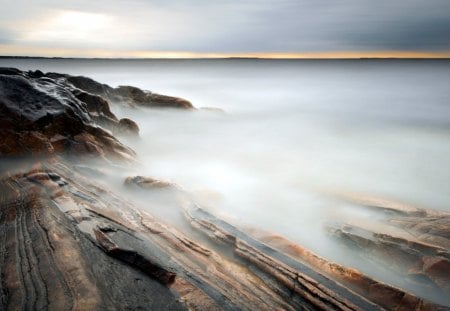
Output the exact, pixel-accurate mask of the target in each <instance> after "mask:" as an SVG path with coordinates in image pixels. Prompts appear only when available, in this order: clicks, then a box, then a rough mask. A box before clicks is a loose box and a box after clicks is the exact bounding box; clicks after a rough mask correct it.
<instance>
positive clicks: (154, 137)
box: [0, 59, 450, 286]
mask: <svg viewBox="0 0 450 311" xmlns="http://www.w3.org/2000/svg"><path fill="white" fill-rule="evenodd" d="M0 66H13V67H18V68H20V69H32V70H35V69H40V70H42V71H45V72H48V71H56V72H63V73H69V74H74V75H85V76H89V77H92V78H94V79H95V80H98V81H100V82H103V83H107V84H109V85H111V86H118V85H133V86H137V87H140V88H143V89H148V90H151V91H153V92H157V93H162V94H167V95H173V96H180V97H183V98H186V99H188V100H190V101H191V102H192V103H193V104H194V105H195V106H196V107H204V106H206V107H219V108H221V109H223V110H224V111H225V113H218V112H214V111H207V110H200V111H197V112H185V111H174V110H133V109H126V108H123V107H117V106H115V107H112V108H113V109H112V110H113V111H114V113H116V115H117V116H118V117H129V118H131V119H133V120H135V121H136V122H137V123H138V125H139V127H140V136H141V139H140V140H138V141H128V142H126V143H127V144H129V145H130V146H132V147H133V148H134V149H135V150H136V151H137V153H138V159H139V162H140V163H141V164H142V165H141V166H138V167H136V169H135V171H134V172H131V171H130V172H129V174H128V176H130V175H133V174H139V175H144V176H152V177H155V178H160V179H165V180H169V181H172V182H175V183H177V184H179V185H181V186H182V187H183V188H184V189H185V190H187V191H189V192H191V193H193V195H194V197H195V198H196V200H197V201H198V202H200V203H201V204H202V205H203V206H205V207H206V208H207V209H209V210H210V211H212V212H213V213H214V214H216V215H219V216H221V217H225V218H228V219H231V220H233V222H234V223H239V224H242V225H249V226H252V227H257V228H262V229H266V230H270V231H274V232H277V233H280V234H282V235H284V236H286V237H288V238H289V239H291V240H293V241H295V242H298V243H300V244H302V245H304V246H306V247H308V248H310V249H312V250H313V251H315V252H317V253H319V254H320V255H322V256H325V257H327V258H330V259H332V260H335V261H338V262H340V263H342V264H346V265H350V266H353V267H356V268H359V269H361V270H363V271H365V272H366V273H369V274H372V275H375V276H377V277H379V278H382V279H384V280H387V281H391V282H393V284H398V285H399V286H402V285H403V284H402V281H401V280H398V279H396V280H393V279H394V277H393V276H389V275H388V274H386V273H382V271H378V270H377V269H379V268H377V267H374V266H369V265H367V264H365V263H363V262H360V261H358V260H356V259H353V258H351V257H352V256H348V255H347V254H345V251H343V250H342V249H341V248H340V247H339V245H337V244H335V243H333V242H332V241H330V240H329V238H328V237H327V236H326V234H325V232H324V230H323V226H324V224H325V223H328V222H332V221H334V220H343V221H345V220H346V219H361V221H367V219H370V220H371V221H377V219H374V218H373V216H372V215H369V214H368V213H369V212H367V211H364V210H362V209H358V207H357V206H354V205H352V204H350V203H347V202H344V201H342V200H339V199H337V198H335V197H334V196H333V195H331V193H340V192H356V193H361V194H369V195H374V196H379V197H382V198H390V199H393V200H398V201H401V202H405V203H408V204H412V205H415V206H418V207H426V208H432V209H437V210H446V211H450V191H449V190H448V182H449V180H450V165H449V159H450V88H449V87H448V81H450V62H449V61H425V60H423V61H396V60H371V61H350V60H349V61H294V60H291V61H281V60H277V61H275V60H274V61H269V60H264V61H263V60H195V61H193V60H152V61H142V60H139V61H138V60H136V61H134V60H119V61H105V60H86V61H81V60H11V59H10V60H6V59H2V60H0ZM169 221H170V220H169Z"/></svg>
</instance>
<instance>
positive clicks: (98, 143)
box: [0, 69, 134, 159]
mask: <svg viewBox="0 0 450 311" xmlns="http://www.w3.org/2000/svg"><path fill="white" fill-rule="evenodd" d="M3 72H4V73H5V72H6V73H8V74H3V75H2V74H0V132H1V137H2V140H1V142H0V154H2V155H9V156H14V155H30V154H31V155H50V154H54V153H60V154H67V155H75V156H76V155H91V156H96V157H98V156H99V157H104V158H110V159H131V158H132V157H133V156H134V152H133V151H132V150H131V149H129V148H128V147H126V146H124V145H122V144H121V143H120V142H119V141H118V140H117V139H116V138H115V137H114V136H112V135H111V134H110V133H108V132H107V131H105V130H103V129H102V128H100V127H98V125H100V124H102V125H103V124H108V123H110V124H111V123H114V122H115V123H117V124H118V121H117V118H115V116H114V115H113V114H112V113H111V112H110V110H109V106H108V103H107V102H106V101H104V100H102V99H101V98H93V95H89V94H87V93H81V92H75V94H74V93H73V92H72V90H71V89H70V88H69V87H68V86H67V85H64V84H61V83H59V82H58V81H55V80H53V79H51V78H48V77H39V78H34V74H32V73H26V72H20V71H15V70H12V69H9V70H3ZM77 97H78V98H77ZM79 98H81V99H84V100H85V101H86V102H88V104H87V103H86V102H85V101H81V100H80V99H79ZM93 99H94V100H95V101H93ZM94 121H97V122H98V124H96V123H95V122H94Z"/></svg>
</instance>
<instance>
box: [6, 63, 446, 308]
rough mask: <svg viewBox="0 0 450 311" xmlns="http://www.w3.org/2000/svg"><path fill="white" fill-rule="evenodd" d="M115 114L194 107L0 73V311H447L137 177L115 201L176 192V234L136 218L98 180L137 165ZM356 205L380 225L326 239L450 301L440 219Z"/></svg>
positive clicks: (85, 82)
mask: <svg viewBox="0 0 450 311" xmlns="http://www.w3.org/2000/svg"><path fill="white" fill-rule="evenodd" d="M119 102H120V103H119ZM111 103H116V104H126V105H131V106H137V107H138V106H150V107H162V106H163V107H173V108H183V109H192V108H193V107H192V105H191V104H190V103H189V102H188V101H185V100H182V99H176V98H173V97H168V96H162V95H156V94H153V93H151V92H146V91H142V90H140V89H137V88H133V87H119V88H112V87H110V86H108V85H105V84H101V83H98V82H96V81H94V80H92V79H89V78H85V77H73V76H69V75H64V74H56V73H48V74H44V73H42V72H39V71H35V72H22V71H19V70H17V69H12V68H1V69H0V131H1V137H2V138H1V141H0V154H1V156H2V157H3V158H4V159H8V161H10V162H8V166H5V167H0V171H1V176H0V275H1V279H0V309H1V310H16V309H26V310H30V309H51V310H137V309H143V310H178V309H179V310H185V309H190V310H238V309H239V310H316V309H320V310H383V309H388V310H391V309H392V310H446V309H448V307H445V306H444V305H450V304H449V303H448V302H447V301H445V299H444V301H443V300H442V299H441V300H439V299H438V298H437V299H433V301H430V300H427V299H423V298H421V297H419V296H417V295H414V294H413V293H408V292H406V291H405V290H402V289H400V288H397V287H395V286H392V285H389V284H384V283H382V282H379V281H377V280H375V279H373V278H371V277H369V276H367V275H365V274H364V273H362V272H360V271H357V270H355V269H351V268H348V267H344V266H342V265H339V264H336V263H333V262H331V261H329V260H327V259H326V258H322V257H319V256H317V255H316V254H314V253H313V252H311V251H310V250H308V249H306V248H304V247H302V246H301V245H297V244H295V243H293V242H291V241H289V240H287V239H285V238H283V237H281V236H278V235H276V234H273V233H267V232H262V231H258V230H245V229H243V228H239V227H237V226H235V225H233V224H231V223H229V222H226V221H224V220H222V219H219V218H217V217H216V216H215V215H213V214H211V213H210V212H208V211H206V210H205V209H204V208H203V207H202V206H199V205H198V204H197V203H196V202H195V201H193V200H192V199H191V196H190V195H189V193H186V192H184V191H183V190H182V189H181V187H178V186H177V185H174V184H172V183H169V182H165V181H161V180H158V179H155V178H150V177H144V176H133V177H129V178H126V179H125V181H124V186H123V190H124V193H126V191H130V192H129V193H130V197H131V196H133V195H134V194H135V193H136V191H137V192H139V195H140V196H144V197H146V198H147V195H148V199H147V200H146V204H147V205H148V206H150V205H152V204H153V202H152V198H153V196H151V194H152V193H154V192H155V191H165V192H166V194H168V195H170V194H171V193H172V192H173V197H174V200H175V202H176V205H175V206H174V207H173V209H174V210H173V211H172V212H173V213H174V214H176V215H177V218H178V219H179V221H180V222H181V224H179V226H175V225H173V224H171V222H170V221H168V220H165V219H161V218H160V217H158V216H156V215H153V214H152V213H150V212H149V210H151V209H148V210H147V209H141V208H139V207H138V206H136V205H135V203H133V200H131V199H130V198H128V197H127V196H126V195H125V194H124V193H117V191H114V190H111V189H108V188H107V187H106V186H105V185H104V183H103V182H102V180H103V179H108V178H109V177H110V176H108V171H110V169H111V167H112V165H111V161H116V162H118V161H122V162H120V163H124V161H132V159H133V156H134V152H133V151H132V150H131V149H130V148H128V147H126V146H124V145H123V144H122V143H120V142H119V140H118V139H116V138H115V136H113V134H127V135H128V134H132V135H136V134H137V133H138V127H137V125H136V124H135V123H134V122H133V121H132V120H129V119H120V120H119V119H118V118H117V117H116V116H115V115H114V114H113V113H112V112H111V110H110V104H111ZM13 156H15V157H17V156H28V157H26V158H19V159H13V158H12V157H13ZM67 156H69V157H70V158H71V159H76V160H77V161H75V163H74V162H69V161H67ZM89 156H90V157H93V156H94V157H96V159H97V160H98V161H97V162H96V164H95V166H92V165H91V162H89V161H85V160H84V159H85V157H89ZM102 178H103V179H102ZM133 191H134V192H133ZM127 198H128V199H127ZM344 199H346V200H355V199H354V198H349V197H345V198H344ZM378 203H379V202H378ZM362 205H364V206H367V208H370V209H376V210H377V211H379V212H380V213H386V212H387V213H388V215H389V217H387V218H386V222H385V223H383V224H382V225H380V226H377V227H375V226H374V227H373V228H369V227H364V228H360V227H358V224H352V223H344V224H339V223H336V224H334V225H330V227H329V228H328V232H329V233H330V234H331V235H332V236H333V237H335V238H336V239H337V240H338V241H342V247H349V250H350V251H351V252H353V254H355V255H360V256H364V254H366V253H367V252H370V253H371V254H373V256H372V257H371V258H375V259H376V260H377V261H378V264H380V265H388V266H389V265H392V268H393V271H396V273H400V274H403V275H404V277H405V278H408V277H410V278H411V280H413V279H414V280H416V282H417V280H419V281H418V282H419V283H420V284H421V286H423V287H424V288H428V289H431V290H432V291H433V290H434V291H441V293H443V295H439V297H448V296H449V295H448V294H449V288H448V285H449V278H448V275H450V274H449V273H448V269H449V268H448V267H449V266H448V260H449V256H448V253H449V248H450V245H449V238H450V237H449V235H448V233H449V232H450V230H449V229H450V221H449V219H450V217H449V216H448V215H447V214H443V213H437V212H432V211H429V210H422V209H414V208H400V207H399V205H398V204H387V203H386V202H383V204H375V203H374V202H369V203H367V202H366V201H364V204H362ZM392 228H396V229H395V230H394V229H392ZM394 267H395V268H394Z"/></svg>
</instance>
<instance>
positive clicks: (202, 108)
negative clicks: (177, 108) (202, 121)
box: [200, 107, 225, 114]
mask: <svg viewBox="0 0 450 311" xmlns="http://www.w3.org/2000/svg"><path fill="white" fill-rule="evenodd" d="M200 110H204V111H207V112H214V113H217V114H224V113H225V110H223V109H222V108H218V107H200Z"/></svg>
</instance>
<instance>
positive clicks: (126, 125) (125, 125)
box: [116, 118, 139, 137]
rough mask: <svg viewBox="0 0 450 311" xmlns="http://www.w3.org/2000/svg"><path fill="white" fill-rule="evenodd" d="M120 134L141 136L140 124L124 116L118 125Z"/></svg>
mask: <svg viewBox="0 0 450 311" xmlns="http://www.w3.org/2000/svg"><path fill="white" fill-rule="evenodd" d="M116 133H117V134H118V135H124V136H135V137H136V136H139V126H138V125H137V124H136V122H134V121H133V120H131V119H128V118H123V119H120V121H119V124H118V125H117V131H116Z"/></svg>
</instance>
